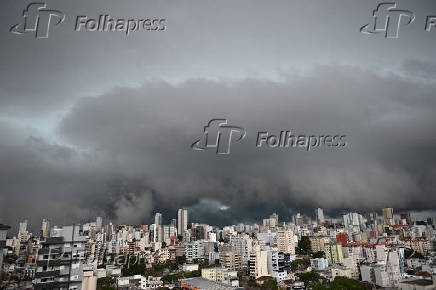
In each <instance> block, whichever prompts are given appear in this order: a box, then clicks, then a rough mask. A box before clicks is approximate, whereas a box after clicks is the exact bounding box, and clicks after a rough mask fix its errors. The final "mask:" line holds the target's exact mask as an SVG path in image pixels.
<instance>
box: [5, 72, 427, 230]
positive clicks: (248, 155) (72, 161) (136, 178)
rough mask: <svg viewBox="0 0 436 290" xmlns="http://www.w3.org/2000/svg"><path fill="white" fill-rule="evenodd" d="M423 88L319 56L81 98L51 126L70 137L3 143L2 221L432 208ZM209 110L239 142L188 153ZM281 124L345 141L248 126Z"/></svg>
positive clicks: (221, 217) (230, 217) (232, 217)
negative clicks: (256, 71)
mask: <svg viewBox="0 0 436 290" xmlns="http://www.w3.org/2000/svg"><path fill="white" fill-rule="evenodd" d="M435 89H436V84H435V83H429V82H418V81H411V80H409V79H405V78H402V77H399V76H397V75H394V74H390V75H384V76H382V75H379V74H376V73H373V72H370V71H365V70H361V69H358V68H356V67H349V66H317V67H314V68H313V70H312V71H311V72H310V73H309V74H307V75H305V76H301V75H288V76H286V77H285V78H284V80H283V81H281V82H271V81H265V80H255V79H247V80H244V81H224V80H223V81H206V80H201V79H196V80H191V81H187V82H184V83H182V84H179V85H170V84H168V83H165V82H147V83H145V84H144V85H143V86H141V87H139V88H115V89H113V90H112V91H110V92H108V93H107V94H104V95H99V96H95V97H87V98H82V99H81V100H80V101H79V102H78V103H77V104H76V105H75V106H74V108H73V109H72V111H71V112H70V113H69V114H68V115H67V116H66V117H65V118H64V119H63V121H62V122H61V124H60V125H59V128H58V133H59V135H60V136H62V138H63V139H64V140H67V141H68V142H70V144H72V145H71V146H70V147H65V146H61V145H56V144H48V143H47V142H45V141H44V140H42V139H41V138H36V137H30V138H28V139H27V140H26V141H25V142H24V141H23V138H25V136H22V137H20V138H19V137H17V138H16V140H15V139H14V140H13V141H9V143H12V144H8V143H7V142H6V141H2V144H3V145H2V150H1V151H0V152H1V162H0V164H1V169H0V170H1V172H2V174H1V176H2V181H1V182H0V184H1V188H0V191H1V192H2V195H1V198H2V202H1V207H2V208H1V212H2V215H3V216H5V217H6V218H7V219H8V220H9V222H10V220H11V219H17V218H18V217H21V216H22V214H21V213H22V212H25V213H26V214H27V215H28V216H29V217H35V218H41V217H44V216H47V217H54V218H55V219H56V220H58V221H59V220H60V221H62V218H65V219H70V218H71V219H79V220H81V219H82V220H83V219H86V218H88V217H92V216H94V215H97V214H99V215H104V216H105V217H107V218H109V219H112V220H114V221H117V222H128V223H142V222H148V221H149V218H150V215H151V213H152V212H153V211H157V210H163V211H165V210H167V211H168V209H174V211H175V209H176V208H177V207H180V206H189V207H192V210H193V213H194V216H195V217H197V218H198V219H199V220H201V218H204V219H205V220H204V221H205V222H211V223H219V222H222V223H224V222H228V221H234V222H236V221H238V220H247V219H248V220H253V214H254V215H256V216H258V217H259V218H260V217H262V216H264V215H266V214H268V213H269V212H270V211H272V210H273V209H274V208H276V209H278V210H279V211H280V212H281V215H282V216H283V215H286V212H287V211H288V212H289V215H290V214H291V212H293V211H292V209H295V208H297V209H300V210H301V209H303V210H304V209H308V208H312V207H314V206H321V207H323V208H326V209H327V210H330V211H333V210H335V209H342V208H355V209H360V210H367V209H373V208H378V207H382V206H388V205H389V206H393V207H396V208H418V209H420V208H422V209H426V208H434V207H435V206H436V204H435V203H434V199H432V198H431V197H432V196H433V195H434V194H435V192H434V190H435V182H434V179H433V176H434V174H435V173H436V170H435V168H436V167H435V164H436V155H435V151H434V148H435V145H436V139H435V136H434V134H432V132H433V127H434V124H435V122H436V115H435V114H434V111H435V109H436V103H435V101H434V95H433V94H434V93H433V92H434V91H435ZM217 117H219V118H228V120H229V122H230V123H231V124H233V125H238V126H242V127H244V128H245V129H246V130H247V138H246V139H245V140H243V141H242V142H240V143H238V144H234V145H233V147H232V148H231V150H232V152H231V155H229V156H217V155H215V154H213V152H209V151H206V152H198V151H194V150H192V149H191V148H190V144H191V143H192V142H193V141H195V140H196V139H198V138H199V137H200V136H201V133H202V128H203V126H204V125H205V124H206V122H207V121H208V120H210V119H211V118H217ZM3 128H8V127H7V126H6V125H5V126H3ZM287 129H290V130H293V131H294V132H295V133H302V134H307V135H310V134H319V135H322V134H346V135H347V141H348V143H349V144H348V146H347V147H346V148H345V149H343V150H334V149H333V150H332V149H316V150H313V151H311V152H306V151H305V150H304V149H301V148H288V149H266V148H256V147H255V139H256V134H257V132H258V131H265V130H266V131H269V132H272V133H276V134H278V133H279V131H280V130H287ZM9 131H10V132H11V130H9ZM12 131H14V130H12ZM4 132H7V130H6V129H4ZM20 142H21V143H20ZM17 144H19V146H17ZM205 200H206V203H205ZM23 201H28V202H23ZM208 201H209V202H208ZM210 201H212V202H210ZM11 204H13V207H11V206H10V205H11ZM196 204H197V205H196ZM206 205H207V206H206ZM204 208H209V210H207V211H204V210H202V209H204ZM262 209H263V210H262ZM287 209H289V210H287ZM214 212H215V213H216V214H215V215H214V219H212V218H211V213H214ZM170 215H172V216H174V215H175V213H171V212H168V216H170ZM12 221H13V222H15V220H12Z"/></svg>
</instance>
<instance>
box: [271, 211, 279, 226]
mask: <svg viewBox="0 0 436 290" xmlns="http://www.w3.org/2000/svg"><path fill="white" fill-rule="evenodd" d="M269 219H270V225H271V226H273V227H278V226H279V215H278V214H276V213H273V214H272V215H271V216H270V217H269Z"/></svg>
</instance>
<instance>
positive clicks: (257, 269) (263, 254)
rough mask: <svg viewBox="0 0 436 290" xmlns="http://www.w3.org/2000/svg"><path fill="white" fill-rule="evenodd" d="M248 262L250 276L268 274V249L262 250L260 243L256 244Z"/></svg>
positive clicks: (256, 276) (257, 276) (255, 277)
mask: <svg viewBox="0 0 436 290" xmlns="http://www.w3.org/2000/svg"><path fill="white" fill-rule="evenodd" d="M248 264H249V267H248V269H249V271H250V278H252V279H257V278H260V277H263V276H268V251H265V250H262V249H261V248H260V246H259V245H256V246H254V247H253V251H252V252H251V253H250V260H249V263H248Z"/></svg>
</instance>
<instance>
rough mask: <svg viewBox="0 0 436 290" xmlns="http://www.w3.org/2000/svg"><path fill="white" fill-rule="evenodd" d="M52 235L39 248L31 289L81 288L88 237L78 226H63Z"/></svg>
mask: <svg viewBox="0 0 436 290" xmlns="http://www.w3.org/2000/svg"><path fill="white" fill-rule="evenodd" d="M52 234H53V235H52V236H51V237H50V238H46V239H45V241H44V242H43V243H42V248H41V249H39V251H38V255H37V259H36V265H37V270H36V273H35V284H34V289H36V290H38V289H78V290H80V289H82V279H83V259H84V257H85V243H86V239H87V238H88V237H87V236H83V235H82V231H81V227H80V226H66V227H63V228H62V229H58V230H57V231H54V232H53V233H52Z"/></svg>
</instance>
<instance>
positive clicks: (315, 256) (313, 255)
mask: <svg viewBox="0 0 436 290" xmlns="http://www.w3.org/2000/svg"><path fill="white" fill-rule="evenodd" d="M312 258H314V259H316V258H325V253H324V251H319V252H316V253H313V254H312Z"/></svg>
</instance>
